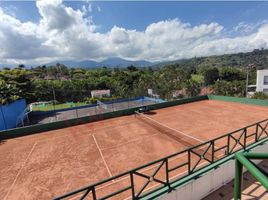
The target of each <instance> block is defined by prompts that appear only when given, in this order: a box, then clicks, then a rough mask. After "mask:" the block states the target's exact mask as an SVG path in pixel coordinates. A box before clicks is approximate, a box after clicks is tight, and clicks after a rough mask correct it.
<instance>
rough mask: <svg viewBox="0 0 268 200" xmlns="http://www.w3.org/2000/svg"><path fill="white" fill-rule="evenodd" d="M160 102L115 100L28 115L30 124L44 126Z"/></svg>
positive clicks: (140, 99) (159, 100)
mask: <svg viewBox="0 0 268 200" xmlns="http://www.w3.org/2000/svg"><path fill="white" fill-rule="evenodd" d="M159 102H162V100H161V99H152V98H147V97H138V98H129V99H117V100H113V101H109V102H102V103H95V104H88V105H80V106H76V104H71V103H70V105H73V106H76V107H67V108H60V109H56V108H55V107H54V108H53V107H51V109H52V110H48V111H45V110H41V111H38V110H35V111H33V112H31V114H30V124H45V123H50V122H56V121H63V120H68V119H75V118H80V117H86V116H92V115H98V114H103V113H107V112H113V111H118V110H125V109H129V108H135V107H140V106H147V105H152V104H156V103H159Z"/></svg>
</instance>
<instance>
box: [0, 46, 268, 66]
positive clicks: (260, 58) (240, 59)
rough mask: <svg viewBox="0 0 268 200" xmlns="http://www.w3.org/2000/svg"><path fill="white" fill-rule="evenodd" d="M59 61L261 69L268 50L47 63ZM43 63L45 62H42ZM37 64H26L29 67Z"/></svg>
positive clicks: (76, 64) (266, 63) (94, 64)
mask: <svg viewBox="0 0 268 200" xmlns="http://www.w3.org/2000/svg"><path fill="white" fill-rule="evenodd" d="M57 63H60V64H64V65H65V66H67V67H76V68H79V67H80V68H98V67H103V66H106V67H122V68H124V67H128V66H130V65H134V66H136V67H148V66H152V67H161V66H165V65H169V64H176V65H178V66H179V67H196V68H203V67H241V68H242V67H246V66H247V65H248V64H255V65H256V66H257V67H258V68H259V69H260V68H268V50H264V49H262V50H254V51H252V52H247V53H235V54H226V55H219V56H207V57H194V58H190V59H180V60H175V61H169V62H165V61H164V62H157V63H152V62H149V61H145V60H137V61H130V60H125V59H122V58H118V57H113V58H108V59H106V60H104V61H101V62H96V61H93V60H85V61H80V62H77V61H55V62H51V63H47V64H45V65H47V66H49V65H56V64H57ZM40 65H43V64H40ZM16 66H17V65H14V64H1V63H0V69H1V68H3V67H11V68H12V67H16ZM31 66H33V67H34V66H36V65H26V67H27V68H29V67H31Z"/></svg>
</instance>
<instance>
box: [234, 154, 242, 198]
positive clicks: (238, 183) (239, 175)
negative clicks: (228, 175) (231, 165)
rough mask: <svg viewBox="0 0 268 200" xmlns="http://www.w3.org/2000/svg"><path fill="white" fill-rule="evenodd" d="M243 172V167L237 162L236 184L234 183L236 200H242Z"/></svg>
mask: <svg viewBox="0 0 268 200" xmlns="http://www.w3.org/2000/svg"><path fill="white" fill-rule="evenodd" d="M242 170H243V165H242V164H241V163H240V162H239V161H238V159H236V160H235V182H234V200H240V199H241V186H242Z"/></svg>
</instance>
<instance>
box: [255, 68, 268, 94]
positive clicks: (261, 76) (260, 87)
mask: <svg viewBox="0 0 268 200" xmlns="http://www.w3.org/2000/svg"><path fill="white" fill-rule="evenodd" d="M264 76H268V70H258V71H257V83H256V86H257V87H256V91H257V92H263V90H265V89H267V90H268V85H264V83H263V81H264ZM266 93H267V94H268V92H266Z"/></svg>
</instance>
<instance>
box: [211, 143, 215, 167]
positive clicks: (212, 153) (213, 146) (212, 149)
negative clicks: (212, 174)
mask: <svg viewBox="0 0 268 200" xmlns="http://www.w3.org/2000/svg"><path fill="white" fill-rule="evenodd" d="M211 145H212V146H211V151H212V152H211V156H212V158H211V162H212V163H214V153H215V152H214V151H215V140H213V141H212V142H211Z"/></svg>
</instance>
